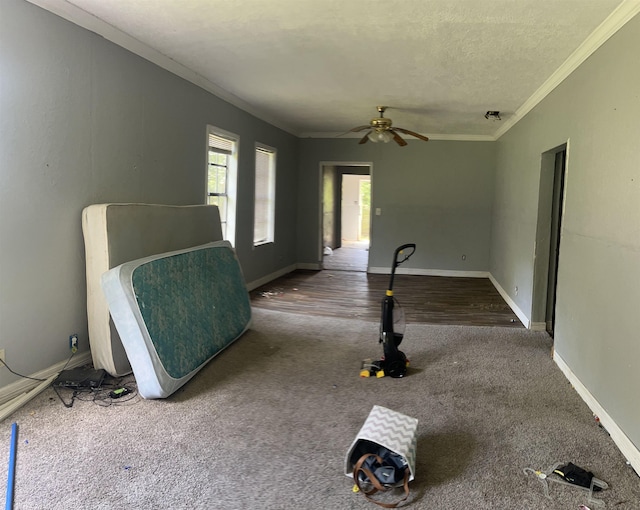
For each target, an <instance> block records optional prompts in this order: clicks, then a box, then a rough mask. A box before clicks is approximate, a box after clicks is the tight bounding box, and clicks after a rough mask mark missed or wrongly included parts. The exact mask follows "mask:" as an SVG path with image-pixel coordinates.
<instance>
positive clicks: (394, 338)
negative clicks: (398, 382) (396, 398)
mask: <svg viewBox="0 0 640 510" xmlns="http://www.w3.org/2000/svg"><path fill="white" fill-rule="evenodd" d="M415 251H416V245H415V244H403V245H402V246H399V247H398V248H396V251H395V252H394V253H393V263H392V264H391V279H390V281H389V288H388V289H387V292H386V294H385V296H384V299H383V300H382V320H381V321H380V343H381V344H382V346H383V352H384V356H383V357H382V359H381V360H379V361H375V362H370V361H369V360H365V362H364V363H363V366H362V370H361V372H360V375H361V376H362V377H369V376H370V375H375V376H376V377H384V376H385V375H388V376H390V377H396V378H397V377H404V376H405V374H406V373H407V357H406V356H405V354H404V353H403V352H402V351H401V350H400V349H398V346H399V345H400V342H402V338H403V337H404V328H405V322H404V313H403V312H402V308H401V307H400V304H399V303H398V301H397V300H396V298H395V297H394V296H393V278H394V276H395V273H396V267H398V266H399V265H400V264H402V263H404V262H406V261H407V260H409V257H411V255H413V254H414V252H415Z"/></svg>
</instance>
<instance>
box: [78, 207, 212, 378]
mask: <svg viewBox="0 0 640 510" xmlns="http://www.w3.org/2000/svg"><path fill="white" fill-rule="evenodd" d="M82 231H83V235H84V244H85V255H86V277H87V319H88V324H89V344H90V346H91V356H92V358H93V365H94V367H95V368H96V369H100V368H103V369H105V370H106V371H107V372H109V373H110V374H111V375H113V376H119V375H125V374H128V373H130V372H131V365H130V363H129V360H128V358H127V355H126V352H125V350H124V347H123V346H122V341H121V340H120V337H119V335H118V332H117V330H116V328H115V325H114V324H113V321H112V320H111V317H110V315H109V307H108V305H107V301H106V299H105V297H104V294H103V292H102V288H101V287H100V278H101V276H102V274H103V273H104V272H105V271H107V270H109V269H111V268H113V267H115V266H118V265H120V264H122V263H124V262H129V261H131V260H136V259H139V258H142V257H147V256H149V255H155V254H158V253H165V252H169V251H174V250H180V249H183V248H190V247H193V246H198V245H202V244H205V243H208V242H211V241H219V240H222V228H221V225H220V213H219V211H218V208H217V207H216V206H213V205H190V206H174V205H158V204H117V203H111V204H95V205H90V206H88V207H86V208H85V209H84V210H83V211H82Z"/></svg>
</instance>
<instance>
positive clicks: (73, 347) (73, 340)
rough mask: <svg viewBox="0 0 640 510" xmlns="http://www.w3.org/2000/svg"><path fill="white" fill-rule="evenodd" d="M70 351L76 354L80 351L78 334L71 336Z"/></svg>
mask: <svg viewBox="0 0 640 510" xmlns="http://www.w3.org/2000/svg"><path fill="white" fill-rule="evenodd" d="M69 349H71V350H72V351H73V352H76V351H77V350H78V335H77V334H76V333H74V334H73V335H71V336H69Z"/></svg>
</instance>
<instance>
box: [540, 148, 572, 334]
mask: <svg viewBox="0 0 640 510" xmlns="http://www.w3.org/2000/svg"><path fill="white" fill-rule="evenodd" d="M566 158H567V151H566V149H562V150H560V151H558V152H556V154H555V160H554V173H553V197H552V204H551V235H550V239H549V271H548V281H547V306H546V313H545V323H546V329H547V332H548V333H549V334H550V335H551V336H552V337H553V334H554V331H555V325H556V291H557V286H558V261H559V260H560V231H561V228H562V203H563V198H564V180H565V170H566V165H565V162H566Z"/></svg>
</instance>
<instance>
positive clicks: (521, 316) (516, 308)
mask: <svg viewBox="0 0 640 510" xmlns="http://www.w3.org/2000/svg"><path fill="white" fill-rule="evenodd" d="M489 280H491V283H493V286H494V287H495V288H496V290H497V291H498V293H499V294H500V295H501V296H502V299H504V300H505V301H506V303H507V304H508V305H509V308H511V310H513V313H515V314H516V315H517V316H518V319H520V322H522V324H524V327H525V328H527V329H533V328H532V323H531V321H530V320H529V317H527V316H526V315H525V313H524V312H523V311H522V310H520V307H519V306H518V305H516V303H515V301H514V300H513V299H511V296H509V294H508V293H507V291H506V290H504V289H503V288H502V286H501V285H500V284H499V283H498V281H497V280H496V279H495V278H494V277H493V275H492V274H491V273H489ZM543 329H544V328H543Z"/></svg>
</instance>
